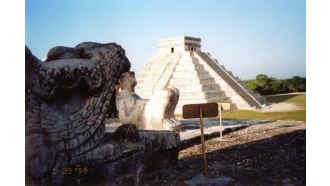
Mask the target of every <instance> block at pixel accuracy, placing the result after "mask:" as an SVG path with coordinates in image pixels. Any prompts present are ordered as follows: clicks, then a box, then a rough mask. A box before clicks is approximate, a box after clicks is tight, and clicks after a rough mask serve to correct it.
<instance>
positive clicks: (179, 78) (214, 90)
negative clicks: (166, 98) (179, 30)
mask: <svg viewBox="0 0 330 186" xmlns="http://www.w3.org/2000/svg"><path fill="white" fill-rule="evenodd" d="M196 42H197V44H196ZM188 45H191V46H192V47H196V48H195V49H194V48H193V49H192V50H190V48H192V47H188ZM175 47H176V48H175ZM199 47H200V39H199V40H198V38H197V39H196V38H191V37H181V38H174V39H172V40H171V39H170V40H166V41H160V44H159V48H160V49H159V53H158V54H157V55H155V56H153V57H152V59H151V60H150V61H149V63H147V64H146V65H144V67H143V69H142V70H141V71H140V72H139V73H138V74H137V75H136V79H137V86H136V87H135V90H136V93H137V94H138V95H140V96H141V97H142V98H144V99H150V97H151V95H152V94H153V93H154V92H155V91H157V90H160V89H162V88H165V87H176V88H177V89H179V92H180V97H179V102H178V104H177V107H176V109H175V113H176V114H182V107H183V105H186V104H197V103H214V102H215V103H228V104H227V105H230V109H231V110H235V109H249V110H253V109H260V108H261V107H262V105H261V104H262V103H263V102H262V101H263V99H262V97H261V96H260V95H259V94H256V93H254V92H252V91H251V90H249V89H247V88H246V85H245V83H244V82H243V81H241V80H240V79H239V78H238V77H235V76H234V75H233V73H232V72H230V71H228V70H226V69H225V67H224V66H223V65H220V64H219V63H218V61H217V60H216V59H213V58H211V56H210V54H207V53H204V52H201V51H200V49H199ZM189 50H190V51H189ZM174 51H175V52H174Z"/></svg>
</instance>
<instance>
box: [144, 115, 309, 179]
mask: <svg viewBox="0 0 330 186" xmlns="http://www.w3.org/2000/svg"><path fill="white" fill-rule="evenodd" d="M224 138H226V139H230V140H232V141H227V142H223V141H215V140H212V139H211V140H208V141H206V152H207V160H208V177H209V178H208V180H204V178H203V177H202V175H203V174H202V171H203V161H202V160H203V159H202V155H201V145H200V144H196V145H194V146H192V147H189V148H186V149H182V150H181V151H180V153H179V161H178V168H177V169H176V170H171V171H167V172H159V173H157V172H155V174H154V175H152V176H150V177H149V178H147V181H146V182H145V183H144V184H145V185H306V125H305V123H303V122H290V121H275V122H270V123H266V124H258V125H253V126H249V127H247V128H244V129H241V130H238V131H235V132H232V133H229V134H227V135H225V136H224ZM194 180H196V181H194Z"/></svg>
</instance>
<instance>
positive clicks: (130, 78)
mask: <svg viewBox="0 0 330 186" xmlns="http://www.w3.org/2000/svg"><path fill="white" fill-rule="evenodd" d="M135 86H136V79H135V77H134V72H126V73H124V74H123V75H122V76H121V78H120V79H119V85H118V87H117V95H116V106H117V110H118V117H119V120H120V122H121V123H123V124H134V125H136V126H137V127H138V129H146V130H174V131H176V130H179V124H180V123H179V121H178V120H177V119H176V118H175V116H174V110H175V106H176V104H177V103H178V100H179V91H178V89H176V88H164V89H162V90H159V91H157V92H155V93H154V94H153V95H152V97H151V98H150V100H146V99H142V98H141V97H140V96H139V95H137V94H136V93H134V87H135ZM119 89H120V90H119Z"/></svg>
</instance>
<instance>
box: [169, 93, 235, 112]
mask: <svg viewBox="0 0 330 186" xmlns="http://www.w3.org/2000/svg"><path fill="white" fill-rule="evenodd" d="M202 103H229V104H230V106H229V107H230V109H235V106H234V104H233V103H232V102H231V99H230V98H229V97H223V98H220V99H209V100H205V99H204V100H201V99H200V100H198V99H191V100H179V102H178V104H177V106H176V107H175V111H174V113H176V114H181V113H182V108H183V106H184V105H189V104H202ZM226 106H227V107H228V105H226ZM226 109H228V108H226Z"/></svg>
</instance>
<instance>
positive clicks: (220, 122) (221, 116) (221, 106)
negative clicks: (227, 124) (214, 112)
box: [219, 105, 222, 140]
mask: <svg viewBox="0 0 330 186" xmlns="http://www.w3.org/2000/svg"><path fill="white" fill-rule="evenodd" d="M221 110H222V105H220V109H219V115H220V117H219V118H220V140H221V139H222V118H221V117H222V116H221Z"/></svg>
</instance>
